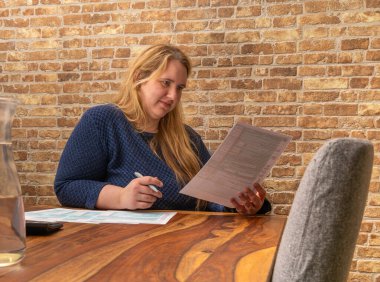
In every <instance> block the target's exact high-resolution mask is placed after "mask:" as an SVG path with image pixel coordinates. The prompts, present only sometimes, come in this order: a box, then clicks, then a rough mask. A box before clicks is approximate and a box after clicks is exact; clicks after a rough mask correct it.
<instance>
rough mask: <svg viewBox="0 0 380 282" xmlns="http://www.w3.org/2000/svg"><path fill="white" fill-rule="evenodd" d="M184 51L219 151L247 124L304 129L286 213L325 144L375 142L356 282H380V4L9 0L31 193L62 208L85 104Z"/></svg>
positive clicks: (294, 131) (277, 191) (2, 50)
mask: <svg viewBox="0 0 380 282" xmlns="http://www.w3.org/2000/svg"><path fill="white" fill-rule="evenodd" d="M169 42H170V43H173V44H176V45H179V46H181V47H182V48H183V49H184V50H185V51H186V52H187V53H188V54H189V55H190V56H191V58H192V61H193V65H194V72H193V75H192V78H191V80H190V81H189V87H188V91H187V92H186V94H184V96H183V101H184V104H185V111H186V114H187V121H188V123H189V124H191V125H192V126H193V127H194V128H195V129H196V130H197V131H198V132H199V133H200V134H201V135H202V136H203V137H204V140H205V142H206V143H207V144H208V146H209V147H210V149H215V148H217V146H218V145H219V144H220V142H221V141H222V140H223V138H224V137H225V135H226V133H227V131H228V129H229V128H230V127H231V126H232V125H233V124H234V123H235V122H236V121H245V122H248V123H251V124H254V125H256V126H260V127H265V128H268V129H272V130H275V131H279V132H284V133H287V134H290V135H292V136H293V141H292V142H291V144H290V145H289V147H288V148H287V151H286V153H285V154H284V155H283V156H282V157H281V159H280V160H279V162H278V163H277V165H276V166H275V167H274V168H273V170H272V172H271V175H270V176H269V177H268V179H267V180H266V181H265V186H266V187H267V190H268V193H269V197H270V199H271V201H272V203H273V204H274V213H276V214H287V213H288V211H289V208H290V205H291V203H292V200H293V198H294V193H295V191H296V189H297V186H298V184H299V180H300V178H301V177H302V174H303V172H304V169H305V167H306V166H307V164H308V162H309V161H310V159H311V157H312V156H313V154H314V153H315V151H316V150H317V149H318V148H319V147H320V146H321V145H322V144H323V143H324V142H325V141H326V140H329V139H331V138H336V137H358V138H365V139H369V140H371V141H372V142H373V143H374V146H375V152H376V153H375V165H374V168H373V174H372V181H371V186H370V193H369V198H368V204H367V207H366V211H365V219H364V220H363V224H362V229H361V232H360V235H359V240H358V243H357V248H356V251H355V257H354V260H353V263H352V273H351V276H350V280H351V281H380V275H379V274H378V273H379V272H380V75H379V74H380V65H379V62H380V1H379V0H341V1H323V0H322V1H317V0H316V1H287V0H267V1H258V0H198V1H194V0H179V1H174V0H172V1H170V0H166V1H158V0H157V1H149V0H148V1H143V0H141V1H137V0H136V1H106V0H105V1H101V0H88V1H85V0H82V1H79V0H12V1H8V0H0V93H1V95H2V96H11V97H16V98H17V99H18V100H19V101H20V102H21V103H20V105H19V107H18V111H17V115H16V117H15V120H14V127H13V143H14V153H15V159H16V164H17V168H18V171H19V176H20V181H21V184H22V189H23V193H24V196H25V201H26V202H28V203H37V204H51V203H56V198H55V196H54V192H53V185H52V183H53V179H54V175H55V171H56V168H57V162H58V160H59V157H60V154H61V151H62V149H63V147H64V145H65V142H66V140H67V138H68V137H69V136H70V133H71V131H72V129H73V127H74V126H75V124H76V123H77V122H78V120H79V118H80V116H81V115H82V114H83V112H84V111H85V110H86V109H87V108H88V107H91V106H92V105H95V104H99V103H105V102H107V101H110V100H111V98H112V96H113V94H114V93H116V92H117V89H118V87H119V83H120V78H121V77H122V75H123V72H124V71H125V70H126V68H127V66H128V61H129V59H130V58H131V57H133V56H135V54H136V52H137V51H138V50H139V49H140V48H141V47H142V46H144V47H145V46H146V45H150V44H155V43H169Z"/></svg>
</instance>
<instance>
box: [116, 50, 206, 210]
mask: <svg viewBox="0 0 380 282" xmlns="http://www.w3.org/2000/svg"><path fill="white" fill-rule="evenodd" d="M170 60H177V61H179V62H180V63H181V64H182V65H183V66H184V67H185V68H186V71H187V76H189V75H190V73H191V63H190V59H189V58H188V57H187V56H186V54H185V53H183V52H182V51H181V50H180V49H179V48H177V47H175V46H172V45H166V44H160V45H155V46H151V47H149V48H147V49H145V50H144V51H143V52H141V53H140V54H139V55H138V56H137V57H136V58H135V59H134V60H133V61H132V62H131V64H130V66H129V68H128V71H127V73H126V77H125V80H124V82H123V83H122V85H121V88H120V91H119V94H118V96H117V97H116V104H117V105H118V106H119V107H120V108H121V109H122V111H123V112H124V113H125V115H126V117H127V119H128V120H129V121H130V122H131V123H132V124H133V126H134V127H135V128H136V129H137V130H139V131H141V132H142V131H144V130H145V128H146V124H147V120H148V119H147V114H146V112H145V110H144V108H143V106H142V103H141V100H140V96H139V92H140V87H141V86H142V85H143V84H144V83H146V82H147V81H150V80H152V79H157V78H158V77H159V76H160V75H161V74H162V73H163V72H164V71H165V70H166V68H167V65H168V62H169V61H170ZM150 147H151V149H152V150H153V152H155V153H156V154H157V152H158V150H160V153H161V155H162V157H163V159H164V160H165V162H166V163H167V165H168V166H169V167H170V168H171V169H172V170H173V171H174V174H175V176H176V178H177V181H178V182H179V183H182V185H183V184H185V183H187V182H189V181H190V180H191V178H193V177H194V176H195V175H196V174H197V172H198V171H199V170H200V169H201V162H200V160H199V158H198V156H197V154H196V152H194V148H195V146H192V143H191V140H190V138H189V135H188V133H187V131H186V128H185V125H184V119H183V110H182V105H181V101H179V102H178V104H177V105H176V107H175V108H174V109H173V110H172V111H170V112H169V113H168V114H166V115H165V116H164V117H163V118H162V119H161V120H160V122H159V125H158V132H157V134H155V136H154V137H153V139H152V141H151V142H150ZM206 205H207V202H205V201H202V200H198V201H197V205H196V209H197V210H201V209H204V208H205V207H206Z"/></svg>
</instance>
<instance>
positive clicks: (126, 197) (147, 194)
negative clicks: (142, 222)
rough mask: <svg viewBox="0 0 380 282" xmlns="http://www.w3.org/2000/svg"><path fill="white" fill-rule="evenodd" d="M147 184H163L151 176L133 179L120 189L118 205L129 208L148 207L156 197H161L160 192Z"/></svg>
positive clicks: (159, 185) (157, 185)
mask: <svg viewBox="0 0 380 282" xmlns="http://www.w3.org/2000/svg"><path fill="white" fill-rule="evenodd" d="M148 185H154V186H156V187H162V185H163V184H162V182H161V181H160V180H158V178H156V177H151V176H143V177H140V178H136V179H133V180H132V181H131V182H129V184H128V185H127V186H126V187H125V188H124V189H122V190H121V191H120V192H121V193H120V205H121V206H122V207H123V208H124V209H129V210H136V209H148V208H150V207H151V206H152V205H153V204H154V202H155V201H156V200H157V198H161V197H162V193H161V192H160V191H158V192H155V191H153V190H152V189H151V188H149V187H148Z"/></svg>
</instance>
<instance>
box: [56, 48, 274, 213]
mask: <svg viewBox="0 0 380 282" xmlns="http://www.w3.org/2000/svg"><path fill="white" fill-rule="evenodd" d="M190 72H191V65H190V60H189V58H188V57H187V56H186V55H185V54H184V53H183V52H182V51H181V50H179V49H178V48H176V47H174V46H170V45H157V46H152V47H150V48H148V49H146V50H145V51H143V52H142V53H141V54H140V55H139V56H138V57H137V58H136V59H135V60H134V62H133V63H132V64H131V66H130V67H129V69H128V72H127V77H126V80H125V81H124V83H123V84H122V87H121V90H120V93H119V96H118V99H117V103H116V105H117V106H116V105H101V106H95V107H93V108H92V109H90V110H88V111H87V112H86V113H85V114H84V115H83V117H82V118H81V120H80V122H79V123H78V125H77V126H76V128H75V129H74V131H73V133H72V135H71V136H70V138H69V140H68V142H67V144H66V147H65V149H64V151H63V153H62V157H61V160H60V163H59V166H58V171H57V175H56V179H55V192H56V195H57V197H58V200H59V201H60V202H61V204H63V205H68V206H75V207H86V208H91V209H92V208H98V209H129V210H135V209H150V208H151V209H176V210H181V209H182V210H210V211H224V210H226V209H225V208H224V207H223V206H220V205H218V204H215V203H208V202H205V201H201V200H196V199H194V198H192V197H188V196H186V195H182V194H179V191H180V189H181V188H182V187H183V186H184V185H185V184H186V183H187V182H188V181H189V180H190V179H191V178H192V177H194V176H195V175H196V173H197V172H198V171H199V170H200V168H201V167H202V165H203V164H205V163H206V162H207V160H208V159H209V158H210V155H209V153H208V151H207V149H206V147H205V145H204V143H203V142H202V140H201V138H200V136H199V135H198V134H197V133H196V132H195V131H194V130H193V129H191V128H190V127H189V126H186V125H184V124H183V115H182V107H181V103H180V100H181V94H182V90H183V89H184V88H185V87H186V82H187V78H188V76H189V74H190ZM134 172H140V173H142V174H143V175H146V176H144V177H140V178H136V177H135V175H134ZM148 185H155V186H157V187H158V188H159V189H158V191H154V190H152V189H151V188H149V186H148ZM239 197H240V201H238V200H237V199H231V202H232V204H233V205H234V207H235V208H236V210H237V211H238V212H239V213H241V214H247V215H251V214H255V213H257V212H260V213H263V212H267V211H269V210H270V204H269V202H268V201H267V200H266V199H265V190H264V189H263V188H262V187H261V186H260V185H259V184H255V185H254V186H253V187H251V188H248V187H247V188H245V190H244V192H242V193H241V194H240V195H239Z"/></svg>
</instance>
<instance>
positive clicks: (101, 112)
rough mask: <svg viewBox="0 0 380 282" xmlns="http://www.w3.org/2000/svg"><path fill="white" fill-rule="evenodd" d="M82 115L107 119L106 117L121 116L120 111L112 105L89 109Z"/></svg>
mask: <svg viewBox="0 0 380 282" xmlns="http://www.w3.org/2000/svg"><path fill="white" fill-rule="evenodd" d="M84 115H87V116H89V115H90V116H93V117H108V116H121V115H123V112H122V110H121V109H120V108H119V107H118V106H116V105H113V104H103V105H97V106H93V107H91V108H89V109H88V110H87V111H86V112H85V113H84Z"/></svg>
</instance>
